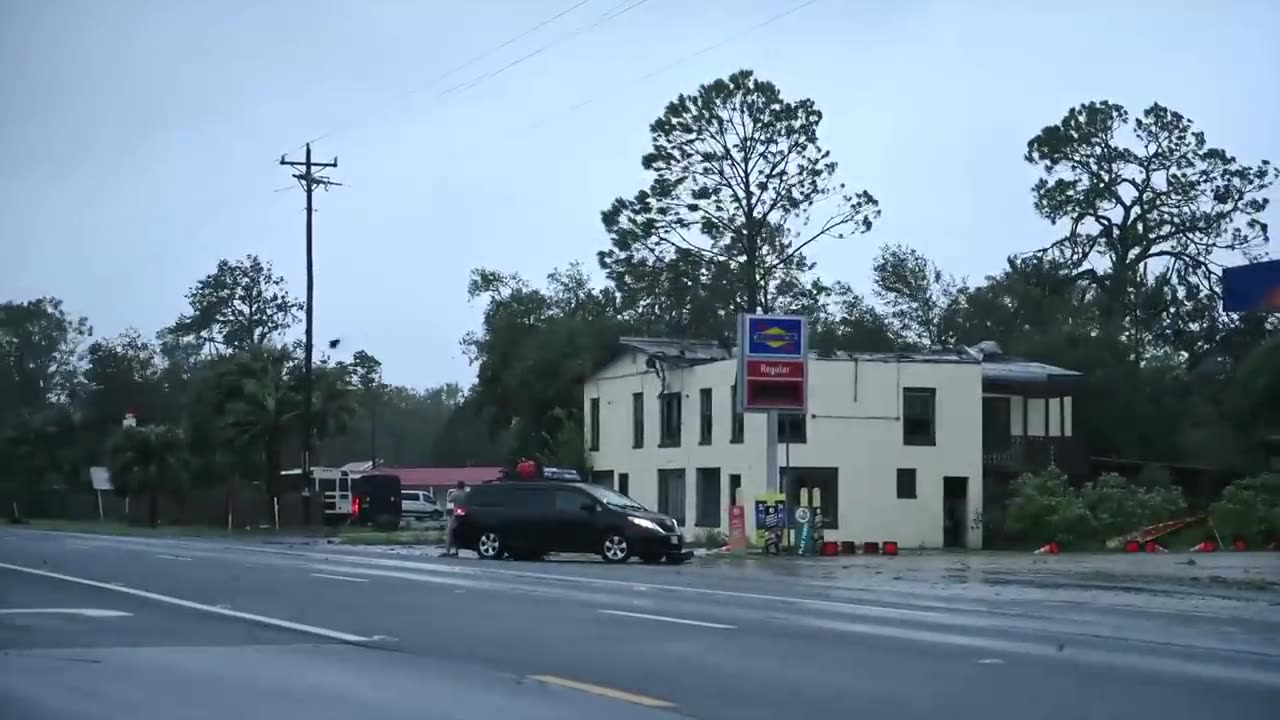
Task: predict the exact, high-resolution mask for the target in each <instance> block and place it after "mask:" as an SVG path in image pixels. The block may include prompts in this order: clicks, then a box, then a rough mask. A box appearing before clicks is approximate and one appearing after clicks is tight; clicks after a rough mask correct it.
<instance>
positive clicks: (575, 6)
mask: <svg viewBox="0 0 1280 720" xmlns="http://www.w3.org/2000/svg"><path fill="white" fill-rule="evenodd" d="M589 2H591V0H577V2H574V3H573V4H571V5H569V6H568V7H566V8H564V9H563V10H561V11H559V12H557V13H556V14H554V15H552V16H551V17H548V18H547V19H545V20H542V21H541V22H539V23H538V24H536V25H534V26H532V27H530V28H528V29H526V30H523V31H521V32H519V33H517V34H515V35H512V36H511V37H509V38H507V39H506V40H503V41H502V42H500V43H498V44H497V45H494V46H493V47H490V48H489V49H487V50H484V51H483V52H480V53H478V54H477V55H475V56H473V57H472V58H471V59H469V60H467V61H465V62H462V63H459V64H458V65H456V66H454V67H452V68H450V69H449V70H447V71H445V72H442V73H440V74H439V75H436V76H435V77H433V78H431V80H429V81H427V83H426V84H425V85H423V86H422V87H420V88H419V89H418V90H416V91H411V92H409V93H405V94H404V95H403V96H402V97H401V100H410V99H412V98H415V97H418V96H419V95H421V94H422V93H423V92H425V91H426V90H428V89H430V88H431V87H432V86H434V85H436V84H437V83H439V82H440V81H441V80H444V79H445V78H447V77H449V76H450V75H453V74H455V73H457V72H458V71H460V70H465V69H466V68H468V67H470V66H472V65H474V64H475V63H477V62H479V61H481V60H483V59H485V58H487V57H489V56H490V55H492V54H494V53H496V52H498V51H499V50H502V49H504V48H507V47H509V46H511V45H512V44H514V43H516V42H519V41H520V40H523V39H524V38H526V37H528V36H530V35H532V34H533V33H535V32H537V31H539V30H541V29H542V28H544V27H546V26H548V25H550V24H552V23H554V22H555V21H557V20H559V19H560V18H562V17H564V16H565V15H568V14H569V13H571V12H573V11H574V10H577V9H578V8H580V7H582V6H583V5H586V4H587V3H589ZM642 2H648V0H642ZM624 4H625V3H624ZM614 9H616V6H615V8H614ZM611 11H612V9H611ZM624 12H625V11H624ZM619 14H621V13H619ZM535 54H536V53H535ZM528 57H531V56H526V57H525V58H524V59H526V60H527V59H528ZM516 64H519V63H516ZM511 67H514V65H512V66H511ZM506 69H509V68H506ZM482 77H483V76H482ZM469 82H473V81H469ZM463 84H466V83H463ZM476 84H478V83H476ZM457 87H458V86H454V87H453V88H449V89H448V90H445V91H443V92H441V93H438V94H437V95H436V97H440V96H442V95H445V94H447V93H449V92H452V91H453V90H455V89H457ZM354 127H359V126H358V125H356V126H354ZM351 129H352V128H351V127H347V128H340V129H338V130H329V131H327V132H325V133H323V134H321V135H320V136H318V137H316V138H313V139H312V140H311V141H310V142H312V143H315V142H318V141H320V140H324V139H327V138H331V137H333V136H334V135H336V134H338V133H339V132H346V131H348V130H351ZM302 147H303V146H301V145H300V146H299V147H298V149H299V150H300V149H302Z"/></svg>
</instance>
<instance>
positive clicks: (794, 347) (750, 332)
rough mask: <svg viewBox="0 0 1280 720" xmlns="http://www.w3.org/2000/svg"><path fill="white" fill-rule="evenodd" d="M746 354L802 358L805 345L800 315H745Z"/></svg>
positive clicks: (803, 328)
mask: <svg viewBox="0 0 1280 720" xmlns="http://www.w3.org/2000/svg"><path fill="white" fill-rule="evenodd" d="M746 329H747V333H746V334H747V337H746V338H745V340H746V343H745V345H746V354H747V356H748V357H760V358H803V357H804V354H805V350H806V349H807V348H806V347H805V345H807V342H806V338H805V329H806V328H805V322H804V318H802V317H795V316H789V315H777V316H765V315H748V316H747V328H746Z"/></svg>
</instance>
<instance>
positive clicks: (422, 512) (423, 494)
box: [400, 490, 444, 520]
mask: <svg viewBox="0 0 1280 720" xmlns="http://www.w3.org/2000/svg"><path fill="white" fill-rule="evenodd" d="M400 516H401V517H403V518H405V519H407V520H439V519H441V518H443V517H444V511H443V510H441V509H440V503H438V502H436V499H435V497H434V496H432V495H431V493H430V492H427V491H426V490H401V491H400Z"/></svg>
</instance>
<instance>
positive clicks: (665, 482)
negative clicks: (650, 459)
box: [658, 468, 684, 525]
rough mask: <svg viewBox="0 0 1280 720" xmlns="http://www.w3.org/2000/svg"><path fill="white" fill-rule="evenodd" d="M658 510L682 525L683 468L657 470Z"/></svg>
mask: <svg viewBox="0 0 1280 720" xmlns="http://www.w3.org/2000/svg"><path fill="white" fill-rule="evenodd" d="M658 512H660V513H662V514H664V515H670V516H671V517H673V518H675V520H676V522H678V523H680V524H681V525H684V469H683V468H680V469H676V470H659V471H658Z"/></svg>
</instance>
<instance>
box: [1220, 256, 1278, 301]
mask: <svg viewBox="0 0 1280 720" xmlns="http://www.w3.org/2000/svg"><path fill="white" fill-rule="evenodd" d="M1222 309H1223V310H1224V311H1226V312H1280V260H1269V261H1267V262H1258V263H1251V264H1249V265H1237V266H1236V267H1229V268H1226V269H1224V270H1223V271H1222Z"/></svg>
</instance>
